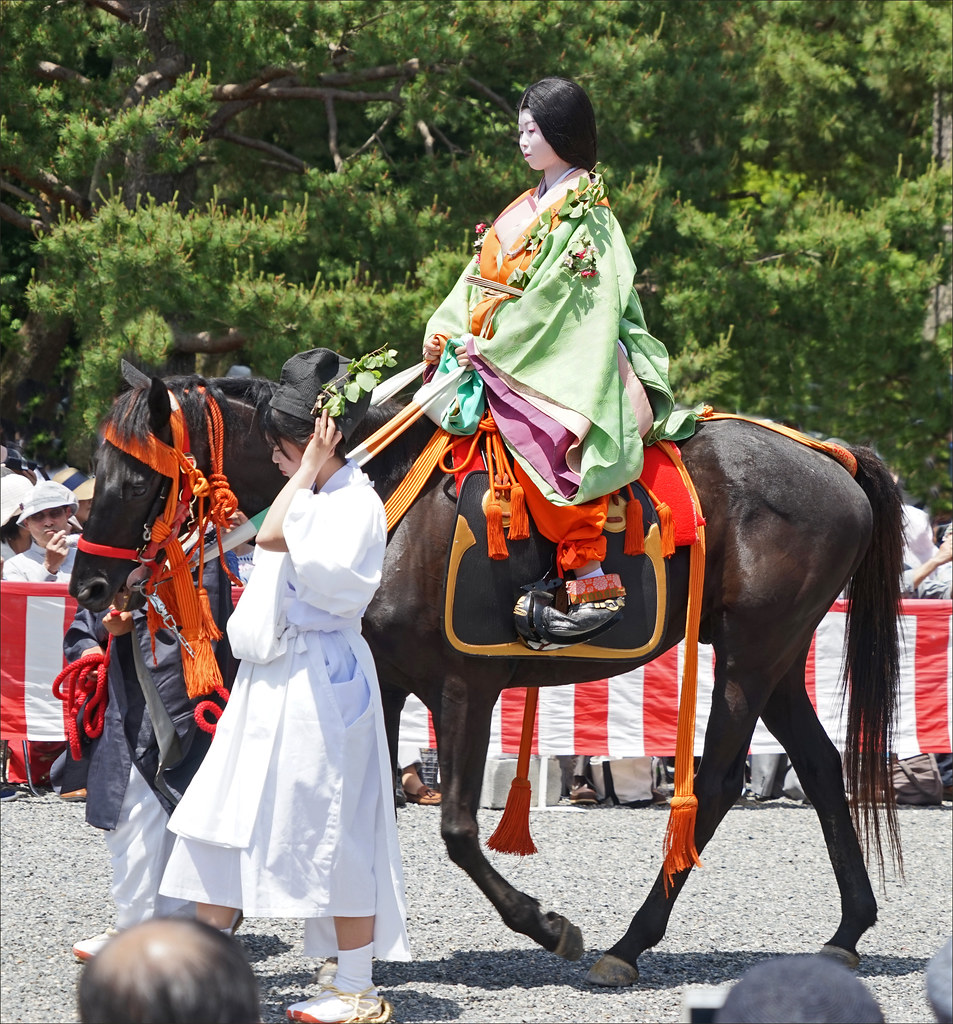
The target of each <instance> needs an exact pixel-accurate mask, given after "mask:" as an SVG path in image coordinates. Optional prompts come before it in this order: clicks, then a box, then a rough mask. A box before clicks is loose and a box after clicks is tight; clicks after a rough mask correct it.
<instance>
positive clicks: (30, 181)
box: [0, 163, 89, 214]
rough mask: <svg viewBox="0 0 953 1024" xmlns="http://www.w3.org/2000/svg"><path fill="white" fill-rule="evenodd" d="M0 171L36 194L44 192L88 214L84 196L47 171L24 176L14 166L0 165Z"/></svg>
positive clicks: (23, 173) (22, 172)
mask: <svg viewBox="0 0 953 1024" xmlns="http://www.w3.org/2000/svg"><path fill="white" fill-rule="evenodd" d="M0 170H4V171H9V172H10V173H11V174H12V175H13V176H14V177H16V178H19V179H20V181H22V182H23V183H24V184H26V185H32V186H33V188H35V189H36V190H37V191H38V192H46V193H48V194H49V195H51V196H52V197H53V198H54V199H61V200H63V202H66V203H69V204H70V206H74V207H75V208H76V209H77V210H79V211H80V212H81V213H84V214H85V213H88V212H89V203H88V202H87V200H86V198H85V196H82V195H80V194H79V192H77V191H76V190H75V189H72V188H70V187H69V185H64V184H63V182H61V181H60V180H59V178H57V177H55V176H54V175H52V174H50V173H48V172H47V171H44V170H40V169H37V170H35V171H33V173H32V174H26V173H25V172H24V171H22V170H20V168H19V167H17V166H16V165H15V164H8V163H0Z"/></svg>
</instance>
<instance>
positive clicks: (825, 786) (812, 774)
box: [761, 677, 877, 967]
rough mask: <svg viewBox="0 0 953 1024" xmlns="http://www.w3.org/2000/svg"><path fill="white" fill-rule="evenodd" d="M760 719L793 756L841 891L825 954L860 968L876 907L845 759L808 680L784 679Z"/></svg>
mask: <svg viewBox="0 0 953 1024" xmlns="http://www.w3.org/2000/svg"><path fill="white" fill-rule="evenodd" d="M761 718H762V720H763V721H764V724H765V725H766V726H767V727H768V728H769V729H770V730H771V732H772V733H773V734H774V735H775V736H776V737H777V739H778V740H779V742H780V743H781V745H782V746H783V747H784V749H785V750H786V751H787V752H788V756H789V757H790V758H791V763H792V764H793V765H794V770H795V771H796V772H797V777H798V781H799V782H800V783H801V787H802V789H803V790H804V793H805V795H806V796H807V798H808V799H809V800H810V801H811V803H812V804H813V806H814V809H815V811H817V816H818V818H819V819H820V822H821V829H822V830H823V832H824V840H825V842H826V843H827V849H828V852H829V854H830V858H831V865H832V866H833V868H834V876H835V878H836V879H837V887H838V889H839V890H840V899H841V921H840V925H839V926H838V928H837V931H836V932H834V935H833V937H832V938H831V939H830V941H829V942H828V943H827V944H826V945H825V946H824V950H823V952H825V953H828V954H829V955H831V956H835V957H837V958H838V959H839V960H842V961H843V962H845V963H847V964H848V965H849V966H851V967H856V966H857V964H858V963H859V957H858V955H857V940H858V939H859V938H860V937H861V935H863V933H864V932H865V931H866V930H867V929H868V928H870V927H871V926H872V925H873V924H874V923H875V922H876V920H877V901H876V898H875V897H874V893H873V889H872V887H871V884H870V878H869V876H868V874H867V868H866V865H865V864H864V856H863V853H862V851H861V848H860V843H859V842H858V839H857V832H856V830H855V828H854V824H853V822H852V820H851V816H850V810H849V808H848V806H847V797H846V794H845V793H844V779H843V774H842V770H841V758H840V755H839V754H838V752H837V749H836V748H835V747H834V744H833V743H831V741H830V739H829V738H828V736H827V734H826V733H825V732H824V729H823V727H822V726H821V723H820V722H819V721H818V719H817V714H816V713H815V711H814V708H813V706H812V705H811V701H810V699H809V698H808V696H807V692H806V690H805V688H804V685H803V678H802V679H800V680H797V679H792V678H790V677H788V678H785V679H784V680H783V681H782V683H781V685H779V686H778V688H777V689H776V690H775V691H774V693H773V694H772V695H771V698H770V700H769V701H768V703H767V705H766V707H765V709H764V711H763V712H762V714H761Z"/></svg>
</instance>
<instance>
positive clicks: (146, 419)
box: [70, 365, 172, 611]
mask: <svg viewBox="0 0 953 1024" xmlns="http://www.w3.org/2000/svg"><path fill="white" fill-rule="evenodd" d="M130 371H131V368H128V369H127V367H126V366H125V365H124V367H123V375H124V376H125V378H126V381H127V383H130V384H131V385H132V386H131V388H129V389H128V390H126V391H124V392H123V393H122V394H120V395H119V397H118V398H117V399H116V402H115V404H114V406H113V409H112V411H111V412H110V414H109V416H107V418H106V421H105V423H106V424H108V425H110V426H111V427H112V429H114V430H115V431H116V432H117V433H118V434H119V435H120V436H121V437H125V438H138V439H139V440H141V441H144V440H146V439H147V438H148V436H149V435H150V434H151V435H153V436H155V437H157V438H158V439H159V440H160V441H164V442H165V443H166V444H168V443H169V442H170V441H171V439H172V432H171V428H170V425H169V419H170V416H171V412H172V410H171V404H170V399H169V392H168V390H167V388H166V385H165V383H164V382H163V381H162V380H160V379H159V378H158V377H153V378H151V379H150V378H149V377H146V376H145V374H142V373H139V372H138V371H131V372H130ZM170 482H171V481H170V479H169V478H168V477H164V476H161V475H160V474H159V473H157V472H156V471H155V470H152V469H150V468H149V467H148V466H146V465H145V464H144V463H143V462H140V461H138V460H137V459H134V458H133V457H132V456H130V455H127V454H125V453H124V452H122V451H120V450H119V449H118V448H116V447H115V446H114V445H112V444H110V443H109V442H108V441H107V442H105V443H104V444H103V445H102V446H101V448H100V450H99V452H98V454H97V457H96V489H95V492H94V494H93V504H92V508H91V510H90V514H89V519H88V520H87V522H86V527H85V529H84V530H83V539H84V540H85V541H88V542H90V543H91V544H95V545H101V546H103V547H110V548H115V549H117V550H118V551H120V552H123V551H125V552H126V557H123V554H118V555H115V556H111V555H107V554H100V553H92V552H90V551H83V550H79V551H77V553H76V562H75V564H74V567H73V573H72V577H71V579H70V593H71V594H72V595H73V596H74V597H75V598H76V599H77V601H79V603H80V604H81V605H83V606H84V607H86V608H89V609H90V610H91V611H102V610H104V609H105V608H107V607H108V606H109V604H110V603H111V602H112V601H113V599H114V597H115V596H116V595H117V594H119V593H120V592H121V591H123V589H124V587H125V585H126V581H127V579H128V578H129V576H130V575H131V574H132V573H133V572H135V571H136V570H138V569H140V565H139V563H138V561H136V559H135V557H134V556H133V555H132V554H131V553H132V552H134V551H137V550H138V549H139V548H141V547H142V545H143V541H144V534H145V533H146V529H147V527H149V526H151V525H152V523H153V522H154V521H155V519H156V516H157V515H158V514H159V513H160V512H161V511H162V505H163V503H164V496H165V494H166V493H167V489H168V487H169V484H170ZM141 600H142V599H141V598H139V599H138V601H139V603H141ZM130 607H132V604H130Z"/></svg>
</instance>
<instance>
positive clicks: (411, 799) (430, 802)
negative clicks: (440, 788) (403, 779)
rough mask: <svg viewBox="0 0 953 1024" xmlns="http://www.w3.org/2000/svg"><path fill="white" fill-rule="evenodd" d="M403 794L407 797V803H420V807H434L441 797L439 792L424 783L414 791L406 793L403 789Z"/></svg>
mask: <svg viewBox="0 0 953 1024" xmlns="http://www.w3.org/2000/svg"><path fill="white" fill-rule="evenodd" d="M404 795H405V796H406V797H407V803H409V804H420V805H421V806H422V807H436V806H437V805H438V804H439V803H440V801H441V800H442V799H443V796H442V795H441V794H440V793H438V792H437V791H436V790H434V789H431V788H430V787H429V786H428V785H426V784H425V785H422V786H421V787H420V789H418V790H417V792H416V793H408V792H407V790H406V789H405V790H404Z"/></svg>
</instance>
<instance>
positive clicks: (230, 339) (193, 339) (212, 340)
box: [172, 326, 248, 352]
mask: <svg viewBox="0 0 953 1024" xmlns="http://www.w3.org/2000/svg"><path fill="white" fill-rule="evenodd" d="M172 340H173V342H174V344H175V350H176V352H234V351H235V349H237V348H241V347H242V346H243V345H244V344H245V343H246V341H247V340H248V339H247V338H246V337H245V335H243V334H242V332H241V331H240V330H239V329H238V328H237V327H229V329H228V330H227V331H226V332H225V333H224V334H216V335H213V334H212V332H211V331H199V332H197V333H196V334H187V333H186V332H185V331H180V330H179V329H178V328H177V327H174V326H173V328H172Z"/></svg>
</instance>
